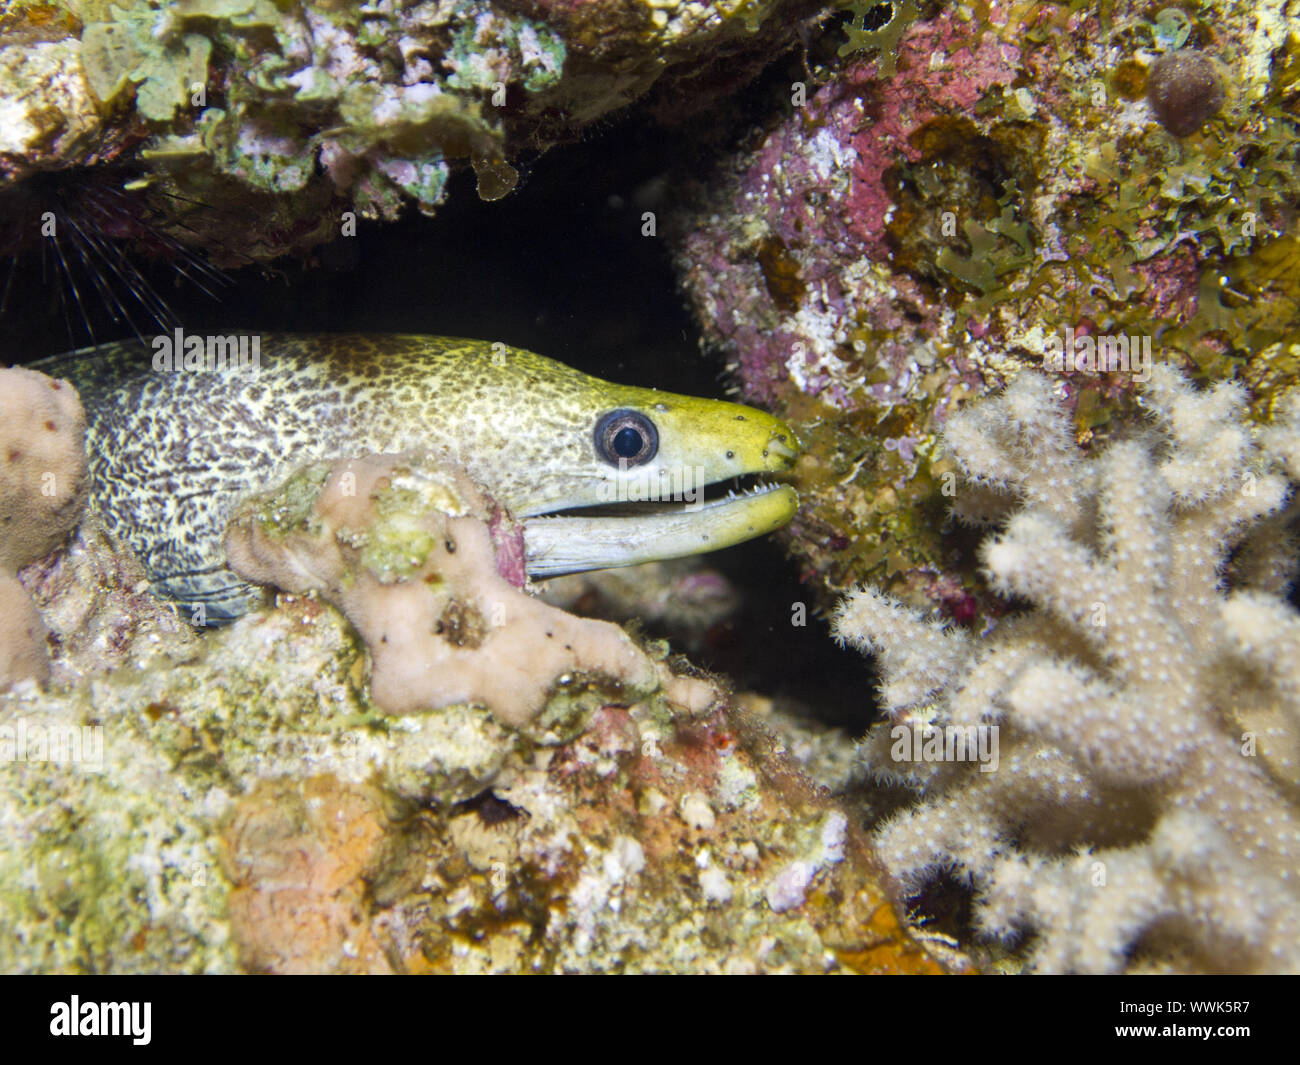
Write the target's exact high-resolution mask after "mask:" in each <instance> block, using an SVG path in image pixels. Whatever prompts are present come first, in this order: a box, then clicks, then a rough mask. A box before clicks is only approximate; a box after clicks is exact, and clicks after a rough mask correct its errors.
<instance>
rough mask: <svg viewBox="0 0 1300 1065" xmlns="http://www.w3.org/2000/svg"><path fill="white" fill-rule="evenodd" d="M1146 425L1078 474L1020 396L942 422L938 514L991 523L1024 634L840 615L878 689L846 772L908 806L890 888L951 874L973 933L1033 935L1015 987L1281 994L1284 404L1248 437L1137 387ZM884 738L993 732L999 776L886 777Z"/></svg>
mask: <svg viewBox="0 0 1300 1065" xmlns="http://www.w3.org/2000/svg"><path fill="white" fill-rule="evenodd" d="M1144 402H1145V404H1146V405H1147V406H1148V407H1149V409H1150V411H1151V413H1152V424H1151V427H1150V430H1149V432H1148V433H1147V434H1146V435H1144V436H1141V437H1138V438H1135V439H1130V440H1125V441H1120V442H1117V443H1115V444H1114V445H1112V446H1111V447H1110V448H1109V449H1108V450H1107V451H1106V452H1105V453H1104V454H1101V455H1099V456H1096V457H1092V458H1087V459H1084V458H1081V457H1080V455H1079V454H1078V452H1077V450H1076V448H1075V447H1074V445H1073V443H1072V442H1071V435H1070V423H1069V420H1068V417H1067V415H1066V412H1065V409H1064V406H1063V404H1062V403H1061V402H1058V401H1057V400H1056V398H1055V397H1054V396H1053V394H1052V388H1051V385H1050V384H1049V383H1048V382H1047V380H1046V379H1045V378H1043V377H1040V376H1035V375H1029V374H1026V375H1022V376H1021V377H1020V378H1018V379H1017V380H1016V381H1015V382H1014V383H1013V384H1012V385H1011V386H1010V387H1009V388H1008V389H1007V390H1006V392H1005V393H1004V394H1003V395H1002V396H1000V397H998V398H996V399H989V400H986V401H984V402H983V403H980V404H977V405H975V406H974V407H972V408H970V409H968V410H967V411H965V412H963V413H961V414H960V415H958V416H955V417H954V418H953V419H952V421H951V423H950V426H949V429H948V432H947V436H946V439H947V443H948V446H949V448H950V449H951V450H952V451H953V452H954V453H955V456H956V459H957V461H958V463H959V465H960V468H961V470H962V471H963V473H964V474H965V477H966V479H967V481H968V482H969V486H970V487H969V489H967V490H964V491H963V492H961V493H959V498H958V505H957V510H958V513H959V515H961V516H964V517H967V518H975V519H979V520H983V521H989V520H996V519H997V518H998V517H999V516H1005V515H1006V514H1007V513H1010V519H1009V521H1006V523H1005V525H1004V526H1003V527H1002V529H1001V531H1000V532H999V533H998V534H997V535H995V536H993V537H991V538H990V539H988V540H987V541H986V542H985V544H984V546H983V550H982V557H983V562H984V565H985V567H986V572H987V575H988V577H989V579H990V580H991V582H992V584H993V586H994V587H995V588H996V589H997V590H998V591H999V592H1000V593H1002V594H1004V595H1007V596H1014V597H1017V598H1020V599H1023V600H1026V601H1027V602H1028V603H1029V604H1032V608H1033V609H1032V610H1030V611H1028V612H1026V613H1024V614H1022V615H1020V616H1018V617H1015V618H1013V619H1011V620H1008V621H1006V622H1005V623H1003V624H1002V625H1000V626H999V627H997V628H996V629H995V630H994V631H993V632H992V633H990V634H989V635H987V636H984V637H983V638H974V637H971V636H969V635H968V634H966V633H965V632H961V631H957V630H954V629H951V628H949V629H942V628H940V627H939V626H938V625H937V624H934V623H932V622H928V621H926V620H924V619H923V618H922V617H921V616H920V615H918V614H915V613H913V612H912V611H910V610H908V609H907V608H905V607H903V606H901V605H900V604H897V603H895V602H893V601H892V600H890V599H888V598H886V597H885V596H882V595H880V594H878V593H876V592H873V591H870V590H860V591H857V592H855V593H854V594H852V595H851V596H849V597H848V598H847V599H846V600H844V602H843V603H842V604H841V607H840V610H839V613H838V615H837V617H836V620H835V631H836V633H837V636H838V638H839V639H840V640H841V641H843V642H847V643H851V644H853V645H855V646H857V647H859V648H861V649H862V650H864V651H868V650H869V651H872V652H875V653H876V654H877V655H878V656H879V663H880V667H881V670H882V676H883V685H882V699H883V702H884V705H885V710H886V712H887V715H888V718H889V725H886V726H881V727H879V728H877V729H876V730H873V732H872V733H871V734H869V736H868V737H867V739H866V740H865V742H864V744H863V754H864V756H865V758H866V760H867V762H868V764H869V765H870V766H872V767H873V768H875V769H876V771H877V773H878V774H879V775H880V776H882V777H887V778H889V779H891V780H893V781H894V782H900V783H904V784H906V785H908V786H910V787H912V788H915V789H916V790H918V791H920V792H921V793H922V796H923V798H922V800H921V802H920V803H919V804H918V805H915V806H913V807H912V808H910V809H908V810H905V811H903V812H902V813H901V814H898V815H896V816H895V817H893V818H892V819H890V820H888V821H886V822H885V823H884V824H882V825H881V826H879V828H878V829H877V833H876V838H877V842H878V845H879V848H880V853H881V855H882V857H883V859H884V861H885V862H886V864H887V866H888V867H889V868H890V870H891V871H892V872H893V873H894V874H895V875H896V876H898V877H899V878H901V880H902V881H903V882H904V884H905V885H907V886H909V887H911V888H917V887H919V886H921V885H922V884H924V883H926V882H927V881H929V880H931V879H933V878H934V877H935V876H936V875H938V874H940V873H941V872H943V871H947V870H951V871H954V872H956V873H957V874H958V876H959V877H961V878H962V879H964V880H965V881H966V882H968V883H970V884H971V885H972V886H973V888H974V889H975V891H976V906H975V919H976V923H977V927H978V930H979V932H980V933H982V934H983V935H984V936H987V937H992V938H994V939H996V940H1000V941H1002V942H1003V944H1011V945H1014V944H1015V943H1016V941H1017V940H1018V939H1019V938H1020V937H1021V936H1022V935H1023V934H1024V933H1026V932H1028V933H1033V937H1032V939H1030V940H1029V943H1028V949H1029V957H1028V962H1029V965H1030V967H1031V968H1033V969H1037V970H1041V971H1053V972H1061V971H1084V972H1114V971H1119V970H1124V969H1126V968H1150V967H1160V968H1173V969H1178V970H1205V969H1210V970H1216V971H1276V970H1300V882H1297V877H1296V868H1297V865H1296V863H1297V859H1298V858H1300V807H1298V800H1300V790H1298V789H1297V777H1296V771H1297V762H1296V749H1295V744H1296V737H1297V736H1298V735H1300V683H1298V682H1300V677H1298V676H1297V672H1296V664H1295V663H1296V662H1297V660H1300V618H1298V617H1297V615H1296V613H1295V612H1294V611H1293V610H1292V609H1291V608H1290V607H1289V606H1288V605H1287V604H1286V603H1285V602H1284V600H1283V599H1282V598H1281V596H1282V594H1283V593H1284V591H1285V588H1286V586H1287V584H1288V582H1289V580H1290V578H1291V576H1292V572H1293V565H1292V564H1293V562H1294V558H1295V547H1296V545H1295V543H1294V541H1293V540H1291V539H1290V538H1289V537H1288V536H1287V534H1286V521H1287V519H1288V517H1289V516H1290V515H1289V514H1288V512H1287V511H1286V509H1285V506H1286V500H1287V496H1288V483H1287V482H1288V480H1290V481H1291V482H1300V403H1297V404H1294V405H1293V407H1292V408H1291V410H1290V411H1289V414H1288V416H1287V417H1286V418H1282V419H1279V421H1278V422H1277V424H1276V425H1275V426H1274V427H1273V428H1271V429H1269V430H1267V431H1266V432H1264V433H1261V434H1259V435H1258V439H1253V438H1252V435H1251V431H1250V430H1249V429H1248V428H1247V427H1246V424H1245V420H1244V419H1245V404H1246V397H1245V394H1244V392H1243V391H1242V390H1241V389H1239V388H1238V387H1237V386H1235V385H1231V384H1220V385H1218V386H1217V387H1215V388H1214V389H1213V390H1211V391H1208V392H1204V393H1198V392H1196V391H1195V390H1194V389H1193V388H1192V387H1191V386H1190V385H1189V384H1188V383H1187V382H1186V381H1185V380H1184V379H1182V378H1181V377H1180V376H1179V375H1178V374H1177V373H1175V372H1174V371H1172V370H1170V369H1168V368H1167V367H1158V368H1157V369H1156V372H1155V373H1154V374H1153V377H1152V379H1151V381H1150V382H1149V384H1148V385H1147V386H1146V390H1145V393H1144ZM1229 575H1230V576H1231V583H1232V584H1233V585H1234V586H1236V587H1235V589H1234V590H1232V591H1226V590H1225V589H1226V586H1227V585H1228V583H1229ZM890 726H893V727H892V728H891V727H890ZM898 726H903V727H904V728H905V729H915V730H918V732H917V735H919V736H921V737H937V736H943V737H945V738H946V737H947V736H949V735H951V734H952V732H953V731H954V730H955V729H963V730H972V731H971V732H970V733H969V734H970V735H975V734H976V732H977V731H978V730H980V729H981V728H983V729H988V728H995V729H996V734H995V735H996V738H997V746H996V748H995V750H997V752H998V757H997V758H996V759H995V760H992V761H989V760H985V762H984V764H981V765H976V764H975V762H974V761H973V760H968V761H943V760H941V759H942V757H943V755H942V754H939V752H940V747H941V745H940V744H938V743H935V744H933V745H932V746H931V747H930V748H928V749H927V750H926V751H925V753H926V754H930V755H932V756H933V755H936V754H939V759H937V760H934V761H924V760H914V761H904V760H891V745H894V752H893V753H895V754H913V756H914V757H916V756H915V754H914V753H913V752H906V751H904V750H903V749H902V747H901V746H899V745H898V740H899V737H900V736H903V737H904V738H906V734H905V733H903V732H900V731H899V729H898ZM990 770H991V771H990Z"/></svg>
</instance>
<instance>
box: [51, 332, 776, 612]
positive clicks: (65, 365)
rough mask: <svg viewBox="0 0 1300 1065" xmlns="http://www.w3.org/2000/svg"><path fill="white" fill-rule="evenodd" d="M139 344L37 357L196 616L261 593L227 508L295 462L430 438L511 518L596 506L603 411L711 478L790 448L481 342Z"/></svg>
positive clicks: (759, 430)
mask: <svg viewBox="0 0 1300 1065" xmlns="http://www.w3.org/2000/svg"><path fill="white" fill-rule="evenodd" d="M152 358H153V352H152V350H151V349H150V348H149V347H147V346H145V345H143V344H140V343H137V342H130V343H123V344H110V345H103V346H101V347H98V348H93V349H87V350H85V351H80V352H73V353H70V354H68V355H63V356H56V357H54V358H51V359H46V360H43V361H42V362H40V363H38V364H37V366H38V367H39V368H40V369H42V370H43V371H44V372H46V373H49V374H51V375H54V376H61V377H66V378H68V379H70V380H71V381H72V383H73V384H74V385H75V386H76V387H77V389H78V391H79V392H80V393H81V398H82V403H83V404H84V406H85V409H86V420H87V424H88V432H87V449H88V451H89V458H90V468H91V474H92V479H93V482H94V487H93V489H92V503H93V505H94V506H95V507H96V509H97V510H98V511H99V513H100V514H101V516H102V517H103V519H104V521H105V523H106V524H107V525H108V526H109V527H110V528H112V529H114V530H115V531H116V532H117V533H118V534H119V535H121V536H122V537H123V538H124V539H125V540H126V542H127V543H128V544H129V545H130V546H131V547H132V548H133V549H134V550H135V552H136V553H137V554H138V555H139V557H140V559H141V561H142V562H143V564H144V566H145V568H146V570H147V571H148V573H149V575H150V577H151V579H152V580H153V582H154V586H155V589H156V590H158V591H159V592H160V593H162V594H166V595H170V596H172V597H174V598H176V599H179V600H181V601H182V602H184V603H187V604H198V603H202V604H203V605H204V608H205V613H206V617H207V619H208V620H209V621H215V620H223V619H228V618H232V617H237V616H239V615H240V614H243V613H246V612H247V611H248V610H249V609H252V608H253V607H255V606H256V605H258V604H259V603H260V602H261V600H262V596H263V593H262V591H261V590H260V589H257V588H255V587H254V586H252V585H249V584H247V583H245V582H243V581H241V580H240V579H239V578H237V577H236V576H235V575H234V574H233V573H231V572H230V570H228V569H227V568H226V564H225V556H224V553H223V551H222V546H221V545H222V537H223V534H224V531H225V528H226V524H227V520H228V518H229V516H230V514H231V512H232V510H233V509H234V507H235V506H236V505H237V504H238V502H239V501H240V500H241V499H242V498H244V497H245V496H247V495H249V494H251V493H253V492H256V491H259V490H264V489H266V488H267V487H270V486H273V485H276V484H278V483H279V482H280V481H282V480H283V479H284V478H286V477H287V476H288V475H289V474H290V473H291V472H292V471H293V470H294V469H296V468H298V467H299V466H301V465H303V464H304V463H307V462H313V461H319V460H325V459H336V458H343V457H347V456H351V455H361V454H365V453H368V452H369V453H384V452H400V451H408V450H431V451H436V452H442V453H445V454H446V455H447V456H448V458H449V459H450V460H451V461H454V462H456V463H457V464H459V465H461V466H463V467H464V468H465V469H466V470H467V471H468V472H469V474H470V476H471V477H472V478H473V479H474V480H475V482H476V483H478V484H479V485H481V486H482V487H483V488H484V489H485V490H486V491H487V492H488V494H489V495H490V496H491V497H492V498H493V499H494V500H495V501H496V502H497V503H498V504H499V505H501V506H503V507H505V508H506V509H507V510H508V511H509V512H510V513H511V514H513V515H514V516H515V517H518V518H527V517H530V516H533V515H539V514H546V513H548V512H551V511H555V510H558V509H563V508H569V507H580V506H586V505H593V504H597V503H599V502H601V501H602V500H601V496H600V489H601V488H602V486H603V487H605V488H606V489H608V486H609V484H610V483H611V482H612V483H617V482H618V481H619V480H620V473H619V471H618V470H617V469H616V468H612V467H611V466H610V465H609V464H608V463H607V462H603V461H601V459H600V456H599V455H598V454H597V451H596V446H595V443H594V441H593V430H594V426H595V425H596V422H597V421H598V420H599V418H600V417H601V415H603V414H605V413H607V412H609V411H610V410H612V409H616V408H631V409H636V410H641V411H643V412H644V413H646V414H647V415H648V416H650V417H652V418H653V420H654V422H655V424H656V427H657V429H658V432H659V452H658V454H657V455H656V457H655V459H654V460H653V462H652V463H648V464H646V466H645V467H644V469H647V470H649V469H654V468H655V467H662V468H663V469H665V470H669V469H672V468H673V467H674V465H677V466H683V465H685V466H690V467H692V468H699V469H701V470H702V471H703V473H704V480H705V482H706V483H712V482H714V481H719V480H724V479H726V478H729V477H733V476H737V475H740V474H746V473H755V472H764V471H776V470H782V469H786V468H788V466H789V465H790V462H791V461H792V460H793V457H794V455H795V451H794V450H793V448H794V447H795V446H796V444H795V439H794V436H793V434H792V433H791V432H790V430H789V429H788V427H787V426H785V425H784V423H782V422H780V421H778V420H777V419H775V418H772V417H771V416H770V415H767V414H764V413H763V412H761V411H756V410H753V409H751V408H748V407H742V406H738V405H735V404H730V403H722V402H718V401H714V400H703V399H694V398H691V397H686V396H677V395H673V394H671V393H666V392H659V391H656V390H653V389H642V388H632V387H626V386H622V385H615V384H610V383H608V382H604V381H600V380H598V379H596V378H594V377H589V376H587V375H585V374H581V373H578V372H577V371H575V370H571V369H569V368H568V367H566V366H563V365H562V364H560V363H556V362H552V361H551V360H550V359H546V358H543V357H542V356H539V355H534V354H532V353H530V352H526V351H521V350H518V349H515V348H510V347H507V346H506V345H504V344H499V343H498V344H492V343H489V342H486V341H478V340H454V339H447V338H442V337H427V336H389V335H345V334H332V335H325V334H322V335H301V336H284V335H269V334H268V335H263V336H262V337H261V360H260V366H259V367H258V368H256V369H244V370H239V369H234V368H227V369H224V370H219V371H186V372H177V371H157V370H154V369H153V367H152ZM745 538H746V536H745V535H744V534H743V533H737V535H735V536H734V538H733V539H732V540H730V541H727V542H736V541H738V540H741V539H745ZM725 545H726V542H719V543H714V544H713V545H712V546H714V547H718V546H725ZM602 564H610V563H602Z"/></svg>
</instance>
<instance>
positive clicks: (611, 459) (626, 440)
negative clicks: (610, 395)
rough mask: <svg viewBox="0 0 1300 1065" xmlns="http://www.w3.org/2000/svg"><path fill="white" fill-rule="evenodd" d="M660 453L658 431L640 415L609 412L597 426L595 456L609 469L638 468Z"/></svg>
mask: <svg viewBox="0 0 1300 1065" xmlns="http://www.w3.org/2000/svg"><path fill="white" fill-rule="evenodd" d="M658 450H659V431H658V430H657V429H656V428H655V423H654V422H652V421H651V420H650V419H649V418H647V417H646V416H645V415H644V414H642V413H641V412H640V411H635V410H612V411H610V412H609V413H608V414H606V415H604V416H602V417H601V419H600V421H598V422H597V423H596V454H598V455H599V456H600V457H601V458H602V459H604V461H606V462H608V463H609V464H610V465H611V466H617V465H619V463H625V464H626V465H627V466H640V465H641V464H642V463H645V462H649V461H650V460H651V459H652V458H654V457H655V453H656V452H657V451H658Z"/></svg>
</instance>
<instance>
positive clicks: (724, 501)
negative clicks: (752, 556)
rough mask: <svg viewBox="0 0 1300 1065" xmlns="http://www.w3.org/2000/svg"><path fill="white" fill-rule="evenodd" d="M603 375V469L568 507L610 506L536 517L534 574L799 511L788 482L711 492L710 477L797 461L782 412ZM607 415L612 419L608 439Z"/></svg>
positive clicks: (528, 537)
mask: <svg viewBox="0 0 1300 1065" xmlns="http://www.w3.org/2000/svg"><path fill="white" fill-rule="evenodd" d="M601 385H602V386H603V392H602V394H601V396H600V405H601V406H602V407H603V408H604V409H603V410H601V411H598V412H593V414H594V416H593V417H592V424H593V435H592V440H591V442H590V446H591V454H592V456H593V458H594V462H593V465H592V467H590V469H591V470H593V471H594V473H595V477H594V479H586V483H585V488H584V492H583V493H582V494H583V495H584V497H585V498H583V499H581V500H570V501H569V507H570V508H572V507H574V506H578V507H584V506H596V507H601V508H602V509H600V510H596V511H594V512H593V513H591V514H583V513H577V514H574V513H570V514H567V515H565V516H563V517H540V518H531V519H529V520H527V521H526V522H525V533H524V539H525V544H526V548H527V565H528V572H529V574H530V575H532V576H536V577H545V576H552V575H555V574H560V573H572V572H577V571H581V570H588V569H602V568H607V567H613V566H630V565H635V564H637V563H640V562H649V561H656V560H662V559H668V558H680V557H682V556H685V555H694V554H699V553H701V552H705V551H715V550H718V549H720V548H724V547H730V546H731V545H732V544H738V543H742V542H743V541H745V540H750V539H753V538H754V537H757V536H763V535H765V534H767V533H769V532H772V531H774V530H776V529H779V528H781V526H783V525H785V524H786V523H787V522H789V521H790V519H791V518H793V517H794V514H795V511H796V510H797V509H798V506H799V497H798V494H797V493H796V492H795V490H794V489H793V488H792V487H790V486H789V485H763V484H758V485H754V486H746V485H739V486H737V487H736V488H734V489H733V490H731V491H729V492H723V493H721V495H720V496H718V497H717V498H714V499H706V489H707V488H708V487H709V486H713V485H721V484H723V483H724V482H729V481H731V480H732V479H733V478H741V477H749V476H750V475H755V474H757V475H761V474H767V473H781V472H783V471H785V470H788V469H790V468H791V466H792V465H793V464H794V460H795V459H796V458H797V456H798V454H799V443H798V439H797V438H796V437H795V434H794V433H793V431H792V430H791V429H790V427H789V426H788V425H786V424H785V423H784V422H783V421H781V420H780V419H779V418H775V417H773V416H772V415H770V414H767V413H765V412H764V411H760V410H755V409H754V408H752V407H745V406H741V405H739V404H736V403H724V402H721V401H719V400H708V399H697V398H695V397H691V396H679V395H674V394H672V393H667V392H658V391H655V390H652V389H642V388H627V387H622V386H617V385H609V384H606V383H605V382H601ZM641 419H644V421H642V420H641ZM605 420H612V422H613V424H612V425H611V427H610V429H609V430H608V431H607V433H606V435H605V437H604V439H603V440H602V438H601V425H602V422H603V421H605ZM647 422H648V423H649V424H648V425H646V423H647ZM620 427H621V428H620ZM620 431H622V432H623V433H624V434H625V435H624V437H620V436H619V432H620ZM628 431H631V432H632V434H633V435H631V436H627V435H626V434H627V432H628ZM647 437H653V444H654V446H653V454H652V455H651V456H650V457H648V458H646V457H637V455H635V454H632V455H631V457H630V458H629V457H624V454H622V453H620V452H619V450H618V445H619V444H620V443H623V444H626V447H625V448H624V449H623V451H624V452H625V453H631V452H633V451H634V445H635V444H636V442H637V441H638V440H639V441H641V442H642V443H643V444H644V443H645V442H646V438H647ZM602 444H604V445H608V446H606V447H604V448H602ZM644 450H648V449H643V451H644ZM593 489H594V491H595V496H594V498H592V490H593ZM711 494H715V495H717V494H718V493H716V492H715V493H711Z"/></svg>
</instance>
